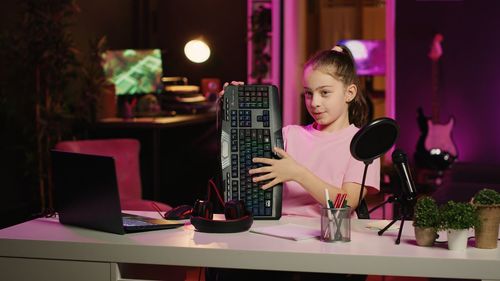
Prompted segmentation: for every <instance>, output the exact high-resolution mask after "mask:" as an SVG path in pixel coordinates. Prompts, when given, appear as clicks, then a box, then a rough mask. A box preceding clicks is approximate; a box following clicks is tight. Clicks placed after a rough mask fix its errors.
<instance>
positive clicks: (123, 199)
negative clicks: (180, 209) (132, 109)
mask: <svg viewBox="0 0 500 281" xmlns="http://www.w3.org/2000/svg"><path fill="white" fill-rule="evenodd" d="M55 148H56V149H57V150H62V151H68V152H79V153H86V154H94V155H103V156H111V157H113V158H114V159H115V166H116V178H117V182H118V189H119V193H120V203H121V207H122V209H123V210H138V211H155V210H156V208H155V206H154V205H153V203H154V204H156V206H158V207H159V209H160V210H161V211H162V212H165V211H168V210H170V209H171V207H170V206H168V205H167V204H164V203H161V202H156V201H150V200H145V199H142V185H141V176H140V164H139V150H140V143H139V141H138V140H135V139H99V140H77V141H62V142H59V143H57V144H56V147H55Z"/></svg>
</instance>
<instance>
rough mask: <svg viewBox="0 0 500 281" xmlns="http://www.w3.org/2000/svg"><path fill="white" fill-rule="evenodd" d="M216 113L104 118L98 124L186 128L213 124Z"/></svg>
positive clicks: (106, 125) (103, 125) (105, 125)
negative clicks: (201, 124) (194, 125)
mask: <svg viewBox="0 0 500 281" xmlns="http://www.w3.org/2000/svg"><path fill="white" fill-rule="evenodd" d="M215 114H216V113H215V111H208V112H204V113H197V114H179V115H175V116H168V117H137V118H127V119H125V118H116V117H115V118H104V119H100V120H98V122H97V125H98V126H100V127H114V128H118V127H121V128H137V127H140V128H143V127H146V128H147V127H149V128H168V127H175V126H181V125H182V126H184V125H189V124H197V123H204V122H212V121H213V120H214V119H215Z"/></svg>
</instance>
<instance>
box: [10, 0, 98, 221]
mask: <svg viewBox="0 0 500 281" xmlns="http://www.w3.org/2000/svg"><path fill="white" fill-rule="evenodd" d="M19 4H20V5H21V12H22V14H21V16H20V18H21V21H20V22H19V23H18V24H17V25H16V28H15V29H12V30H10V32H7V33H4V34H2V37H1V40H0V44H1V45H2V50H1V53H0V56H1V59H2V61H3V65H2V67H1V70H0V74H1V75H2V78H3V79H2V80H3V82H2V84H1V85H0V92H1V93H2V98H1V102H0V107H1V108H2V112H1V113H0V114H1V116H2V119H5V120H9V122H6V124H7V123H8V124H9V126H8V127H7V128H6V130H4V132H3V133H6V135H9V136H10V138H12V139H14V140H15V141H12V142H10V141H5V140H3V141H4V143H3V144H4V145H6V146H7V148H5V149H6V150H9V149H11V148H12V149H17V150H19V151H22V153H23V154H24V156H23V157H17V158H16V159H15V161H16V162H22V163H23V164H22V167H23V170H24V171H25V175H24V177H23V178H22V180H23V181H24V182H22V183H19V185H20V186H23V188H29V189H31V186H33V187H35V186H36V189H37V191H38V192H37V193H38V194H39V196H38V197H39V199H38V200H39V209H40V211H41V213H42V214H47V213H51V212H52V210H53V199H52V188H51V182H52V181H51V178H50V176H51V165H50V162H51V161H50V154H49V152H50V149H51V148H53V147H54V145H55V143H57V142H58V141H59V140H62V139H68V138H74V137H75V134H80V133H81V130H82V128H83V127H85V126H84V125H82V124H81V123H82V122H83V123H87V122H91V121H92V120H85V119H87V118H86V117H83V116H86V115H87V114H88V113H86V112H85V111H84V110H82V109H83V108H87V107H88V106H91V105H89V104H86V102H85V101H83V102H82V100H81V99H82V96H83V95H82V94H83V91H82V88H81V86H82V81H81V80H79V77H81V76H82V75H81V71H82V64H81V62H80V61H79V56H80V52H79V51H78V49H77V48H76V46H75V43H74V40H73V38H72V36H71V32H70V31H69V28H70V27H71V26H72V25H73V23H74V20H75V16H76V14H77V13H79V11H80V10H79V7H78V5H77V4H76V2H75V1H74V0H58V1H53V0H21V1H20V2H19ZM82 104H83V105H82ZM3 109H5V110H3ZM79 123H80V124H79ZM76 124H79V125H76ZM9 161H11V160H9ZM12 161H14V159H12ZM27 186H29V187H27ZM32 193H34V192H32V191H30V192H29V194H32Z"/></svg>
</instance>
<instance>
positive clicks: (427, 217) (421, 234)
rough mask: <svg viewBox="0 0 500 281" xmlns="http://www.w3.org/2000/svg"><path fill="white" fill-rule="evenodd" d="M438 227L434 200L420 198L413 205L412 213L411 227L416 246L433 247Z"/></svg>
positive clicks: (438, 220)
mask: <svg viewBox="0 0 500 281" xmlns="http://www.w3.org/2000/svg"><path fill="white" fill-rule="evenodd" d="M439 225H440V216H439V207H438V205H437V204H436V201H435V200H434V198H432V197H429V196H422V197H420V198H419V199H418V200H417V203H416V204H415V208H414V213H413V226H414V229H415V239H416V242H417V245H419V246H432V245H434V241H435V240H436V237H437V230H438V228H439Z"/></svg>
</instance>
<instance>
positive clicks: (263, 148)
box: [221, 85, 283, 219]
mask: <svg viewBox="0 0 500 281" xmlns="http://www.w3.org/2000/svg"><path fill="white" fill-rule="evenodd" d="M222 99H223V101H222V122H221V123H222V124H221V129H222V132H221V164H222V184H223V189H224V199H225V200H226V201H228V200H232V199H236V200H243V201H244V202H245V205H246V208H247V209H248V210H249V211H251V212H252V214H253V217H254V218H255V219H279V218H280V217H281V200H282V184H279V185H276V186H274V187H272V188H269V189H267V190H262V189H261V188H260V186H261V185H262V183H254V182H252V177H251V176H250V175H249V174H248V170H250V169H252V168H256V167H259V166H262V164H257V163H253V162H252V158H254V157H265V158H273V157H275V155H274V153H273V151H272V148H273V147H275V146H277V147H281V148H283V137H282V134H281V129H282V123H281V107H280V101H279V93H278V89H277V88H276V86H271V85H240V86H235V85H230V86H227V87H226V88H225V89H224V96H223V97H222Z"/></svg>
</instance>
